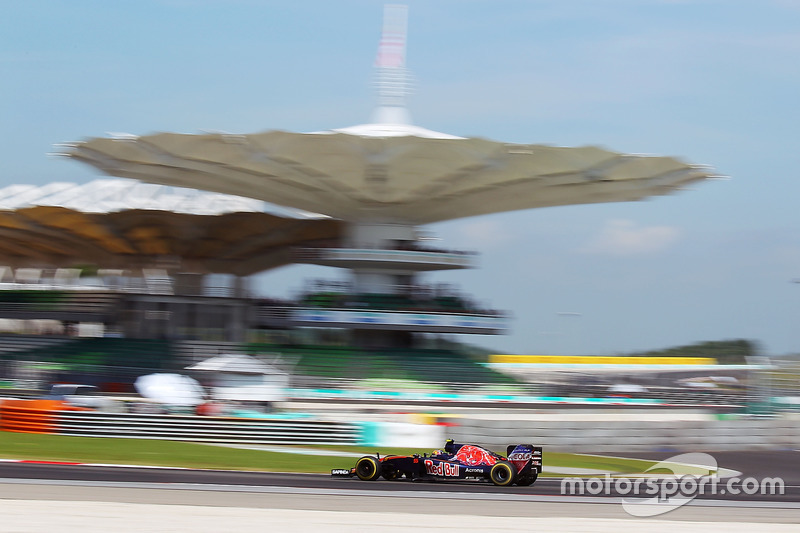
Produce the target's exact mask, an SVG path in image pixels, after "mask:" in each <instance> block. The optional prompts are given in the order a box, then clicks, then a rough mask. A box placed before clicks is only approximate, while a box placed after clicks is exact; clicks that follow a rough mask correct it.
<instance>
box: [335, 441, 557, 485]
mask: <svg viewBox="0 0 800 533" xmlns="http://www.w3.org/2000/svg"><path fill="white" fill-rule="evenodd" d="M506 453H507V454H508V457H503V456H502V455H499V454H496V453H494V452H493V451H491V450H487V449H486V448H484V447H482V446H476V445H474V444H456V443H454V442H453V440H452V439H448V440H447V442H446V443H445V445H444V451H442V450H435V451H434V452H433V453H431V454H430V455H428V454H427V453H425V454H422V455H420V454H418V453H415V454H414V455H386V456H383V457H381V456H380V454H377V455H375V456H372V455H366V456H364V457H362V458H360V459H359V460H358V461H356V466H354V467H353V468H349V469H347V468H335V469H333V470H331V475H332V476H337V477H353V476H356V477H358V479H360V480H362V481H375V480H376V479H378V478H379V477H381V476H383V478H384V479H386V480H389V481H392V480H397V479H401V478H405V479H409V480H412V481H434V480H438V479H479V480H486V481H491V482H492V483H494V484H495V485H498V486H501V487H507V486H509V485H513V484H515V483H516V484H517V485H521V486H528V485H532V484H533V482H534V481H536V478H537V477H539V474H540V473H541V472H542V448H541V446H533V445H532V444H512V445H510V446H508V447H507V450H506Z"/></svg>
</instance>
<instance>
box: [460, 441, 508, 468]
mask: <svg viewBox="0 0 800 533" xmlns="http://www.w3.org/2000/svg"><path fill="white" fill-rule="evenodd" d="M454 459H455V460H456V461H460V462H462V463H464V464H465V465H469V466H476V465H493V464H495V463H496V462H497V459H496V458H495V457H494V456H493V455H492V454H490V453H489V452H487V451H486V450H484V449H483V448H479V447H478V446H472V445H470V444H467V445H465V446H462V447H461V449H460V450H458V453H457V454H456V455H455V457H454Z"/></svg>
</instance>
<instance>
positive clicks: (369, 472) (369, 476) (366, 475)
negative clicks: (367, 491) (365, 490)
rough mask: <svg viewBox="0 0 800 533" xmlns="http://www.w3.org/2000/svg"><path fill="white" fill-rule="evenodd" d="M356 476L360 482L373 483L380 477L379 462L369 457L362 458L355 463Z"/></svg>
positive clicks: (375, 458)
mask: <svg viewBox="0 0 800 533" xmlns="http://www.w3.org/2000/svg"><path fill="white" fill-rule="evenodd" d="M356 475H357V476H358V479H360V480H361V481H375V480H376V479H378V478H379V477H380V476H381V462H380V461H379V460H378V458H377V457H372V456H371V455H366V456H364V457H362V458H361V459H359V460H358V461H356Z"/></svg>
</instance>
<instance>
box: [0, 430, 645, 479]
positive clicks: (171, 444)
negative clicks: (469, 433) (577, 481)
mask: <svg viewBox="0 0 800 533" xmlns="http://www.w3.org/2000/svg"><path fill="white" fill-rule="evenodd" d="M286 448H291V447H290V446H286ZM298 448H310V447H307V446H303V447H298ZM313 448H315V449H317V450H320V451H325V450H330V451H334V452H335V451H346V452H350V453H353V454H359V455H360V454H363V455H374V454H375V453H376V452H380V454H381V455H390V454H395V455H409V454H412V453H419V452H424V451H430V450H420V449H418V448H415V449H411V448H384V447H380V448H376V447H366V446H314V447H313ZM497 451H499V452H502V453H504V451H503V450H497ZM0 458H4V459H27V460H39V461H65V462H76V463H109V464H132V465H152V466H177V467H185V468H203V469H211V470H251V471H261V472H310V473H327V472H330V469H331V468H347V467H349V466H352V465H353V464H354V463H355V458H353V457H339V456H334V455H308V454H300V453H282V452H274V451H262V450H242V449H238V448H227V447H222V446H209V445H205V444H196V443H188V442H176V441H165V440H150V439H115V438H98V437H68V436H64V435H39V434H31V433H13V432H8V431H0ZM544 464H545V468H547V466H554V467H558V466H560V467H569V468H578V469H581V468H585V469H587V475H592V471H593V470H608V471H611V472H613V473H616V474H635V473H641V472H644V471H645V470H647V469H648V468H650V467H651V466H652V465H653V464H655V462H654V461H645V460H640V459H627V458H619V457H600V456H593V455H581V454H571V453H559V452H554V451H549V450H545V451H544ZM547 475H548V474H547V473H546V472H545V473H544V474H543V476H547ZM552 475H558V474H552ZM570 475H573V474H570ZM578 475H579V474H578Z"/></svg>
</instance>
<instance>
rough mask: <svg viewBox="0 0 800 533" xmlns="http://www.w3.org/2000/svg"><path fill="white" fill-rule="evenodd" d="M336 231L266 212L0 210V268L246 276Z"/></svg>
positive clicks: (337, 225) (324, 222)
mask: <svg viewBox="0 0 800 533" xmlns="http://www.w3.org/2000/svg"><path fill="white" fill-rule="evenodd" d="M341 231H342V228H341V222H339V221H336V220H331V219H317V220H301V219H292V218H283V217H278V216H275V215H272V214H269V213H254V212H251V213H226V214H221V215H192V214H185V213H173V212H170V211H154V210H127V211H119V212H114V213H83V212H79V211H75V210H72V209H67V208H65V207H56V206H37V207H27V208H22V209H17V210H15V211H3V212H0V264H7V265H10V266H15V267H28V266H33V267H40V268H48V267H53V268H55V267H65V266H79V265H96V266H98V267H100V268H118V269H132V268H146V267H148V266H153V265H157V264H160V263H162V262H163V261H164V260H165V259H167V260H169V261H171V262H172V263H175V262H177V264H176V266H175V268H176V269H177V270H178V271H182V272H198V273H212V272H215V273H230V274H237V275H242V276H245V275H250V274H254V273H257V272H261V271H263V270H267V269H270V268H274V267H277V266H282V265H286V264H289V263H290V262H291V261H290V257H291V254H290V250H291V248H292V247H293V246H313V245H322V244H325V243H329V242H332V241H334V242H335V241H336V240H337V239H338V238H339V237H340V235H341Z"/></svg>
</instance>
